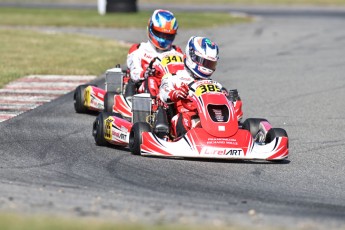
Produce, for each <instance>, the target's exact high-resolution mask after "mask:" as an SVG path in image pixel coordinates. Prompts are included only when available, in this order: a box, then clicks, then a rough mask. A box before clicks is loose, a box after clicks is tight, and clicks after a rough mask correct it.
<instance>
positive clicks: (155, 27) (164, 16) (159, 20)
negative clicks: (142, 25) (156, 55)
mask: <svg viewBox="0 0 345 230" xmlns="http://www.w3.org/2000/svg"><path fill="white" fill-rule="evenodd" d="M177 28H178V24H177V20H176V18H175V16H174V14H173V13H171V12H170V11H167V10H155V11H154V12H153V14H152V16H151V18H150V20H149V23H148V26H147V32H148V37H149V40H150V42H151V43H152V44H153V45H154V46H155V47H156V48H157V49H160V50H169V49H170V48H171V46H172V43H173V41H174V39H175V35H176V33H177Z"/></svg>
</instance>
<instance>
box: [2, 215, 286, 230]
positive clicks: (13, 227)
mask: <svg viewBox="0 0 345 230" xmlns="http://www.w3.org/2000/svg"><path fill="white" fill-rule="evenodd" d="M0 229H3V230H116V229H118V230H208V229H212V230H225V229H226V230H249V229H257V230H264V229H265V230H284V229H287V228H280V227H267V226H263V225H261V226H257V227H255V228H254V227H244V226H239V225H235V224H234V225H229V224H227V225H223V226H222V225H220V226H214V225H213V226H211V225H209V226H208V225H200V224H195V225H184V226H182V225H178V224H139V223H125V222H120V223H119V222H115V221H109V220H108V221H107V220H100V219H95V218H66V217H57V216H42V215H21V214H4V213H2V214H1V213H0Z"/></svg>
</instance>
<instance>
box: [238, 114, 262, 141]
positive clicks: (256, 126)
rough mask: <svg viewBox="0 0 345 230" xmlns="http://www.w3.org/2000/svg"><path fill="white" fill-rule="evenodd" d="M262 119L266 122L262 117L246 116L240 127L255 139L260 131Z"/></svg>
mask: <svg viewBox="0 0 345 230" xmlns="http://www.w3.org/2000/svg"><path fill="white" fill-rule="evenodd" d="M263 121H266V122H267V120H266V119H263V118H248V119H246V120H245V121H244V122H243V125H242V128H243V129H246V130H248V131H249V132H250V134H251V135H252V137H253V138H254V139H255V138H256V135H257V134H258V132H259V131H260V123H261V122H263Z"/></svg>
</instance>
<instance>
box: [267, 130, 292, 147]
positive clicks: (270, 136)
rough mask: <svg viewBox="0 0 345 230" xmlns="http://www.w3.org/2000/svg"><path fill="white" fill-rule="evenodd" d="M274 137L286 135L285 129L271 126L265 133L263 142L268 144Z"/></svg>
mask: <svg viewBox="0 0 345 230" xmlns="http://www.w3.org/2000/svg"><path fill="white" fill-rule="evenodd" d="M276 137H288V135H287V132H286V131H285V129H282V128H272V129H270V130H269V131H268V132H267V134H266V140H265V143H266V144H268V143H270V142H272V141H273V140H274V139H275V138H276Z"/></svg>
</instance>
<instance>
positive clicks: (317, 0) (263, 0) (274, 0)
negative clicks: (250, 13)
mask: <svg viewBox="0 0 345 230" xmlns="http://www.w3.org/2000/svg"><path fill="white" fill-rule="evenodd" d="M0 2H20V3H31V2H36V3H37V2H44V3H87V4H96V1H95V0H0ZM137 2H139V3H177V4H217V3H222V4H251V5H252V4H254V5H258V4H273V5H281V4H284V5H301V4H303V5H304V4H308V5H345V0H212V1H210V0H138V1H137Z"/></svg>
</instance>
